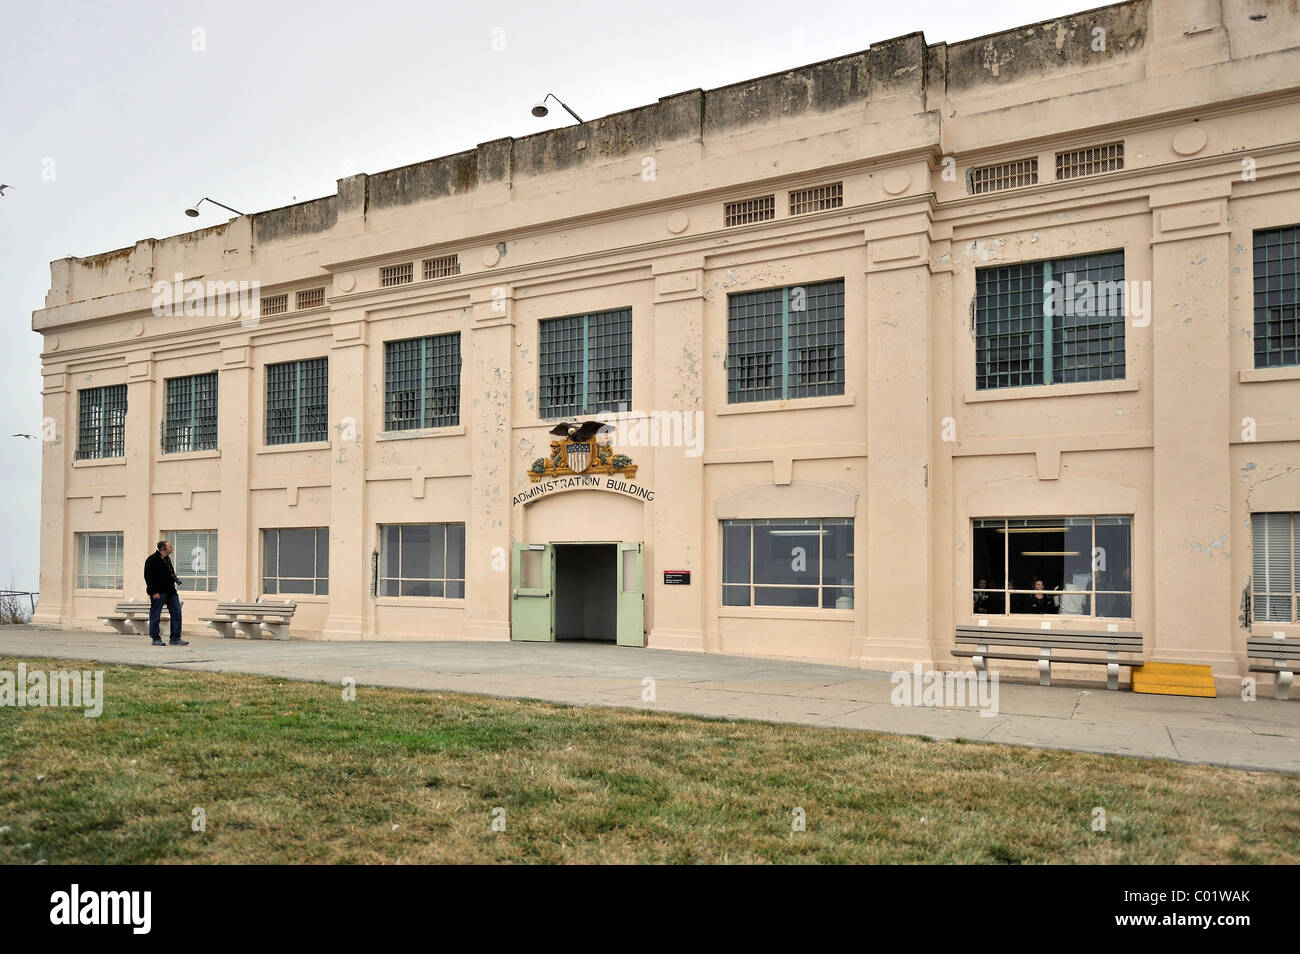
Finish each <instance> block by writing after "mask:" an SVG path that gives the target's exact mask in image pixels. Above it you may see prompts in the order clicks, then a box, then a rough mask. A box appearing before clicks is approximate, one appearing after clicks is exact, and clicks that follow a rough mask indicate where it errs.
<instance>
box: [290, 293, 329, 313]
mask: <svg viewBox="0 0 1300 954" xmlns="http://www.w3.org/2000/svg"><path fill="white" fill-rule="evenodd" d="M323 304H325V289H324V288H308V289H305V290H303V291H300V292H298V295H297V300H296V301H295V303H294V310H295V311H303V310H304V309H307V308H319V307H320V306H321V305H323Z"/></svg>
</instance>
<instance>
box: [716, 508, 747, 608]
mask: <svg viewBox="0 0 1300 954" xmlns="http://www.w3.org/2000/svg"><path fill="white" fill-rule="evenodd" d="M749 527H750V524H749V521H748V520H726V521H723V524H722V582H723V583H748V582H749ZM745 592H746V596H745V602H744V603H743V604H728V605H746V606H747V605H748V604H749V596H748V593H749V589H748V587H746V589H745Z"/></svg>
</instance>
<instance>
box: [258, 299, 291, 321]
mask: <svg viewBox="0 0 1300 954" xmlns="http://www.w3.org/2000/svg"><path fill="white" fill-rule="evenodd" d="M288 310H289V296H288V295H287V294H285V295H268V296H267V297H265V298H263V299H262V302H261V311H260V314H261V316H262V317H263V318H266V317H268V316H270V315H283V314H284V313H285V312H286V311H288Z"/></svg>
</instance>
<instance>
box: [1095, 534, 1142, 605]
mask: <svg viewBox="0 0 1300 954" xmlns="http://www.w3.org/2000/svg"><path fill="white" fill-rule="evenodd" d="M1130 524H1131V521H1130V520H1129V518H1128V517H1098V518H1097V552H1096V554H1095V556H1096V562H1097V574H1098V581H1097V583H1096V584H1095V585H1096V587H1097V589H1099V590H1116V591H1122V592H1131V591H1132V589H1133V553H1132V547H1131V543H1130V536H1131V531H1132V527H1131V525H1130ZM1117 615H1127V614H1117Z"/></svg>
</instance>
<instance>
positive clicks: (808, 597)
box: [754, 586, 817, 607]
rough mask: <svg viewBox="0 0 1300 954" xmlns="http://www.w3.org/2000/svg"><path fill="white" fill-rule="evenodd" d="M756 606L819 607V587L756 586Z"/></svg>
mask: <svg viewBox="0 0 1300 954" xmlns="http://www.w3.org/2000/svg"><path fill="white" fill-rule="evenodd" d="M754 605H755V606H813V607H815V606H816V605H817V587H815V586H810V587H806V588H805V587H794V586H756V587H754Z"/></svg>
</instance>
